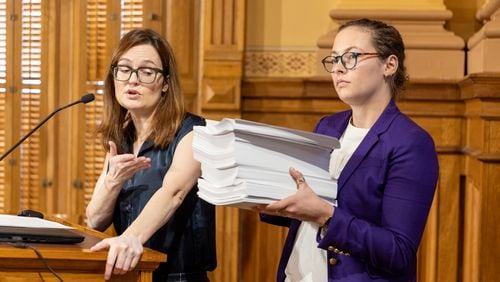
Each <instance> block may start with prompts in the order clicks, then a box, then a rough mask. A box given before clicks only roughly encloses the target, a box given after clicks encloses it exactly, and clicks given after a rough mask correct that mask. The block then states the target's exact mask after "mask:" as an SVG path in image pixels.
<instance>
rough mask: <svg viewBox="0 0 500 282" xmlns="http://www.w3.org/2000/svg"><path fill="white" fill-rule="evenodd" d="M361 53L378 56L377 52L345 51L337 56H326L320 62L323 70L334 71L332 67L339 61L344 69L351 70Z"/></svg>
mask: <svg viewBox="0 0 500 282" xmlns="http://www.w3.org/2000/svg"><path fill="white" fill-rule="evenodd" d="M362 55H377V56H380V54H379V53H359V52H345V53H344V54H342V55H339V56H333V55H331V56H326V57H325V58H323V60H321V63H322V64H323V67H325V70H326V71H327V72H329V73H333V72H335V70H334V67H335V65H336V64H338V63H339V61H340V62H341V63H342V66H344V68H345V69H346V70H352V69H353V68H354V67H356V65H357V64H358V57H359V56H362Z"/></svg>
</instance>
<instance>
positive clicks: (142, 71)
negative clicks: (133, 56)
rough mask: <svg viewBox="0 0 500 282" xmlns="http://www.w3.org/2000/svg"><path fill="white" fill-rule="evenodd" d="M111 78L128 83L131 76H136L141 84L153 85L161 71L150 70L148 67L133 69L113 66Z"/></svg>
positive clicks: (156, 69) (124, 66)
mask: <svg viewBox="0 0 500 282" xmlns="http://www.w3.org/2000/svg"><path fill="white" fill-rule="evenodd" d="M112 73H113V77H114V79H115V80H117V81H128V80H129V79H130V77H132V74H133V73H135V75H137V79H138V80H139V82H141V83H146V84H149V83H153V82H154V81H155V80H156V77H157V75H158V74H159V73H161V74H163V70H162V69H158V68H150V67H139V68H136V69H133V68H131V67H129V66H126V65H115V66H112Z"/></svg>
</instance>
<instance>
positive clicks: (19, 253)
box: [0, 217, 167, 282]
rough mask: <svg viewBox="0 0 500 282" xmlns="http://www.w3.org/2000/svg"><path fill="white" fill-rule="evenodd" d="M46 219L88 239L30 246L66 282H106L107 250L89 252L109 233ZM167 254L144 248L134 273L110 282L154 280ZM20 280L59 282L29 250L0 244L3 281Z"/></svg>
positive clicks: (0, 276) (112, 279) (1, 277)
mask: <svg viewBox="0 0 500 282" xmlns="http://www.w3.org/2000/svg"><path fill="white" fill-rule="evenodd" d="M45 219H48V220H52V221H57V222H59V223H62V224H65V225H69V226H71V227H73V228H75V229H76V230H77V232H79V233H80V234H82V235H84V236H85V240H84V241H83V242H81V243H79V244H67V245H61V244H30V245H31V246H33V247H35V248H36V249H37V250H38V251H39V252H40V253H41V254H42V256H43V257H44V258H45V261H46V262H47V264H48V265H49V266H50V267H51V268H52V269H53V270H54V271H55V272H56V273H57V274H58V275H59V276H60V277H61V278H62V279H63V280H64V281H65V282H67V281H75V282H76V281H79V282H80V281H84V282H91V281H104V268H105V265H106V258H107V255H108V252H107V251H100V252H90V251H89V249H90V247H92V246H93V245H94V244H96V243H97V242H99V241H100V240H101V239H103V238H106V237H108V236H107V235H106V234H104V233H101V232H97V231H94V230H90V229H88V228H85V227H83V226H79V225H75V224H71V223H68V222H66V221H64V220H61V219H59V218H55V217H46V218H45ZM166 259H167V255H165V254H163V253H160V252H157V251H153V250H151V249H148V248H144V253H143V254H142V258H141V261H140V262H139V264H138V265H137V266H136V268H135V269H134V270H133V271H130V272H128V273H127V274H125V275H113V276H112V278H111V279H110V280H108V281H140V282H148V281H149V282H150V281H152V280H153V271H154V270H155V269H156V268H157V267H158V266H159V264H160V262H165V261H166ZM4 281H6V282H7V281H9V282H11V281H12V282H21V281H29V282H35V281H47V282H48V281H50V282H52V281H59V280H58V279H57V278H56V276H54V275H53V274H52V273H50V271H49V270H48V269H47V268H46V267H45V265H44V263H43V261H42V260H41V259H40V258H38V256H37V255H36V253H35V252H34V251H33V250H32V249H30V248H26V249H21V248H16V247H13V246H11V245H9V244H7V243H0V282H4Z"/></svg>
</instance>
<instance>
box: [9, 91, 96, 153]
mask: <svg viewBox="0 0 500 282" xmlns="http://www.w3.org/2000/svg"><path fill="white" fill-rule="evenodd" d="M90 95H92V96H90ZM88 100H90V101H92V100H94V95H93V94H87V95H84V96H83V97H82V99H80V100H78V101H74V102H72V103H70V104H67V105H65V106H62V107H59V108H57V109H55V110H54V111H53V112H52V113H50V115H48V116H47V117H46V118H44V119H43V120H42V121H41V122H40V123H39V124H37V125H36V126H35V127H34V128H33V129H31V130H30V131H29V132H28V133H27V134H26V135H24V137H23V138H21V140H19V141H18V142H17V143H16V144H14V146H12V147H10V149H9V150H8V151H7V152H5V153H4V154H3V155H2V156H1V157H0V161H2V160H3V159H4V158H5V157H7V156H8V155H9V154H10V153H11V152H12V151H14V150H15V149H16V148H17V147H18V146H19V145H21V143H23V142H24V140H26V139H27V138H28V137H30V136H31V134H33V133H34V132H35V131H36V130H37V129H38V128H39V127H40V126H42V125H43V124H44V123H46V122H47V121H48V120H49V119H50V118H51V117H53V116H54V115H55V114H57V113H58V112H59V111H61V110H64V109H66V108H69V107H71V106H73V105H76V104H79V103H85V104H86V103H88V102H90V101H88Z"/></svg>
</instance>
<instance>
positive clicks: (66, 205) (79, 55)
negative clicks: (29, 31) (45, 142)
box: [54, 1, 86, 222]
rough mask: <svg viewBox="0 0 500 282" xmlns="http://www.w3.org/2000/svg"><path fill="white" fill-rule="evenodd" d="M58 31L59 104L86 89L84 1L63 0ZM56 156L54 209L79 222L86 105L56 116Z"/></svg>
mask: <svg viewBox="0 0 500 282" xmlns="http://www.w3.org/2000/svg"><path fill="white" fill-rule="evenodd" d="M59 4H60V6H59V8H60V27H59V29H58V33H59V38H60V40H59V49H58V51H59V52H58V56H59V65H58V66H59V68H60V73H59V77H57V79H58V80H59V85H58V91H57V93H58V104H59V105H64V104H67V103H70V102H72V101H74V100H78V99H79V98H80V97H81V96H82V95H83V94H85V92H86V85H85V82H86V62H85V58H86V52H85V50H86V49H85V48H86V45H85V38H86V36H85V28H82V23H85V22H86V21H85V16H86V3H85V1H61V2H60V3H59ZM56 120H57V123H56V126H57V128H58V131H57V132H56V134H57V135H56V136H57V139H56V142H57V143H56V148H57V158H56V159H55V163H54V167H55V169H56V171H57V177H56V178H55V181H54V185H55V187H54V188H55V191H54V192H55V197H56V198H57V200H56V201H55V205H56V207H55V208H54V211H55V212H56V213H57V214H59V215H60V216H61V217H65V218H67V219H69V220H70V221H73V222H79V219H80V215H81V214H82V211H83V209H84V207H83V205H84V201H83V198H84V195H83V190H82V189H81V188H82V187H83V176H84V171H83V169H84V167H83V165H84V164H83V162H82V161H81V160H83V159H84V158H83V150H82V148H83V147H84V144H83V141H84V134H83V130H81V129H83V128H84V122H85V119H84V106H82V105H79V106H75V107H72V108H71V109H68V110H66V111H64V112H61V113H59V114H58V116H57V117H56Z"/></svg>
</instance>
